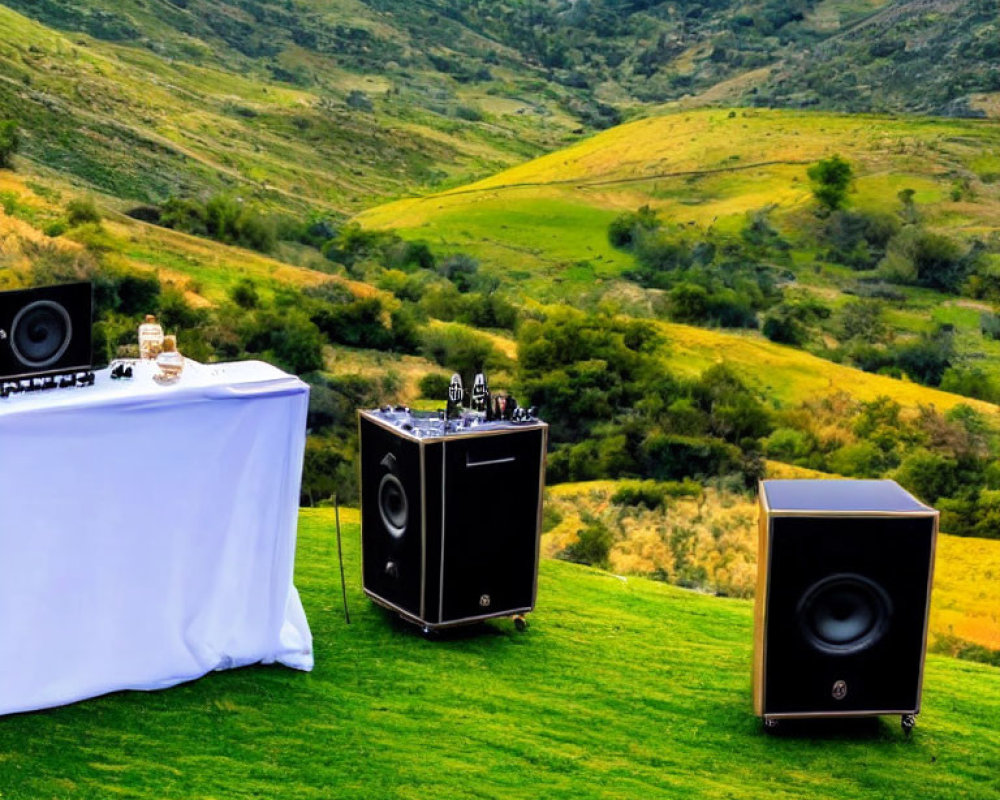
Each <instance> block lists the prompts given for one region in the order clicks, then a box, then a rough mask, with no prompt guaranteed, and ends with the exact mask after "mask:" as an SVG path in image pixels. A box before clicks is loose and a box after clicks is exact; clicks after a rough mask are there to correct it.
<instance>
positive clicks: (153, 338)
mask: <svg viewBox="0 0 1000 800" xmlns="http://www.w3.org/2000/svg"><path fill="white" fill-rule="evenodd" d="M162 349H163V328H161V327H160V324H159V323H158V322H157V321H156V317H155V316H153V315H152V314H147V315H146V321H145V322H144V323H142V325H140V326H139V358H156V357H157V356H158V355H159V354H160V350H162Z"/></svg>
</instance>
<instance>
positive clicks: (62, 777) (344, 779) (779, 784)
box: [0, 510, 1000, 800]
mask: <svg viewBox="0 0 1000 800" xmlns="http://www.w3.org/2000/svg"><path fill="white" fill-rule="evenodd" d="M345 519H347V516H346V515H345ZM352 519H356V518H352ZM356 540H357V526H356V524H349V525H346V526H345V545H346V548H345V549H346V556H347V575H348V582H349V587H350V591H349V595H350V604H351V608H352V612H353V613H352V624H351V625H350V626H346V625H344V621H343V616H342V614H341V607H340V587H339V586H338V585H337V582H338V581H337V577H338V573H337V569H336V561H335V559H336V545H335V539H334V536H333V519H332V514H331V512H330V511H329V510H316V511H306V512H303V514H302V517H301V524H300V538H299V541H300V546H299V557H298V570H297V578H296V581H297V584H298V587H299V589H300V592H301V594H302V598H303V602H304V604H305V608H306V612H307V614H308V615H309V618H310V622H311V625H312V630H313V634H314V638H315V649H316V665H317V666H316V669H315V671H314V672H312V673H311V674H302V673H296V672H292V671H290V670H286V669H283V668H279V667H266V668H265V667H251V668H247V669H242V670H237V671H234V672H224V673H218V674H213V675H210V676H208V677H206V678H204V679H202V680H200V681H197V682H195V683H192V684H188V685H185V686H180V687H176V688H174V689H169V690H166V691H162V692H154V693H149V694H144V693H124V694H118V695H112V696H108V697H105V698H100V699H97V700H92V701H87V702H85V703H81V704H77V705H74V706H70V707H67V708H62V709H55V710H51V711H44V712H40V713H34V714H24V715H20V716H18V717H8V718H5V719H4V720H3V721H2V724H0V787H2V792H3V797H4V799H5V800H49V798H65V797H73V798H102V799H103V798H107V797H128V798H136V799H137V800H138V799H139V798H151V799H152V798H156V800H169V799H170V798H178V800H181V799H182V798H183V800H193V799H194V798H199V799H201V798H204V799H205V800H207V799H208V798H227V800H230V799H233V800H235V799H236V798H251V797H281V798H288V799H289V800H300V799H301V800H305V799H306V798H310V799H311V798H328V797H337V798H365V800H369V799H370V798H378V799H379V800H390V799H392V800H394V799H395V798H408V799H409V800H417V799H418V798H427V797H447V798H455V800H461V799H462V798H470V800H471V798H476V800H481V798H497V800H501V799H502V800H517V799H518V798H525V800H528V799H529V798H530V800H535V799H536V798H546V800H547V799H548V798H574V799H575V798H612V797H613V798H634V797H639V796H641V797H648V798H680V797H694V796H697V797H703V798H717V799H718V800H723V799H724V798H730V799H731V798H747V799H748V800H749V799H750V798H759V797H762V796H765V795H766V796H770V797H775V798H788V800H792V799H793V798H794V799H795V800H798V798H802V797H811V798H817V799H820V798H830V799H831V800H832V799H833V798H836V800H862V799H863V798H884V797H888V796H899V795H900V794H911V793H918V794H919V796H920V797H924V798H948V800H952V798H969V800H981V799H982V798H987V797H991V796H994V795H995V794H996V793H997V792H998V791H1000V784H998V778H997V774H996V768H995V765H996V762H997V761H998V760H1000V674H998V673H997V671H996V670H995V669H991V668H989V667H985V666H981V665H977V664H972V663H968V662H963V661H958V660H954V659H950V658H943V657H939V656H934V655H932V656H930V657H929V658H928V662H927V671H926V677H925V691H924V709H923V713H922V714H921V716H920V718H919V720H918V725H917V728H916V730H915V732H914V735H913V736H912V738H910V739H909V740H907V739H904V737H903V735H902V733H901V732H900V730H899V726H898V721H897V720H895V719H892V718H886V719H884V720H882V721H880V722H878V723H875V724H866V723H861V724H859V725H850V726H836V725H835V726H832V727H827V726H816V727H806V728H800V729H797V730H796V731H794V732H793V731H790V732H789V735H784V736H775V737H772V736H767V735H765V734H764V733H763V732H762V730H761V726H760V724H759V722H758V721H757V720H756V719H755V718H754V717H753V715H752V710H751V704H750V651H751V640H752V620H751V616H752V614H751V605H750V603H749V602H747V601H741V600H726V599H719V598H714V597H709V596H705V595H701V594H697V593H692V592H686V591H683V590H680V589H676V588H673V587H669V586H665V585H663V584H657V583H653V582H650V581H646V580H643V579H628V580H621V579H618V578H616V577H614V576H612V575H609V574H606V573H602V572H598V571H594V570H590V569H587V568H583V567H579V566H576V565H572V564H566V563H561V562H556V561H544V562H543V563H542V569H541V580H540V585H539V605H538V610H537V612H536V613H535V614H534V615H532V617H531V627H530V628H529V629H528V631H527V632H525V633H517V632H516V631H515V630H514V627H513V625H512V624H510V623H509V622H506V621H500V622H495V623H490V624H488V625H485V626H483V627H482V628H478V629H471V630H468V631H465V632H462V633H459V634H453V635H448V636H441V637H440V639H439V640H434V639H431V640H428V639H424V638H423V637H422V636H421V635H420V634H419V633H418V632H417V631H416V630H415V629H413V628H411V627H409V626H407V625H404V624H402V623H400V622H397V621H395V620H394V619H393V618H392V617H391V616H390V615H388V614H386V613H384V612H383V611H381V610H380V609H378V608H376V607H374V606H372V605H371V604H369V603H368V602H367V601H366V600H364V599H363V598H362V595H361V591H360V589H359V587H358V583H359V572H358V561H357V555H358V553H357V546H356Z"/></svg>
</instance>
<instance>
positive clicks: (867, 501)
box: [754, 480, 938, 730]
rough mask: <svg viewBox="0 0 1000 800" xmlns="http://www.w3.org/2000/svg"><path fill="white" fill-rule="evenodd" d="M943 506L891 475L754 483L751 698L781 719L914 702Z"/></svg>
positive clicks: (900, 707) (768, 715)
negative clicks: (756, 536)
mask: <svg viewBox="0 0 1000 800" xmlns="http://www.w3.org/2000/svg"><path fill="white" fill-rule="evenodd" d="M937 523H938V512H937V511H935V510H934V509H932V508H929V507H928V506H926V505H924V504H923V503H921V502H919V501H918V500H916V499H915V498H914V497H912V496H911V495H910V494H909V493H907V492H906V491H905V490H904V489H903V488H902V487H900V486H899V485H898V484H897V483H895V482H894V481H853V480H775V481H764V482H763V483H762V484H761V488H760V546H759V558H758V582H757V598H756V618H755V623H756V625H755V628H756V630H755V653H754V656H755V657H754V708H755V711H756V713H757V714H758V715H759V716H761V717H763V718H764V721H765V724H766V725H768V727H772V726H774V725H775V724H777V721H778V720H780V719H783V718H794V717H824V716H829V717H834V716H836V717H851V716H853V717H860V716H877V715H882V714H899V715H900V716H901V717H902V719H903V725H904V728H906V729H907V730H908V729H909V728H910V727H912V725H913V718H914V716H915V715H916V714H917V713H918V712H919V710H920V691H921V683H922V678H923V666H924V652H925V649H926V642H927V617H928V609H929V605H930V590H931V579H932V576H933V571H934V547H935V539H936V536H937Z"/></svg>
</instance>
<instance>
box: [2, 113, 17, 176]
mask: <svg viewBox="0 0 1000 800" xmlns="http://www.w3.org/2000/svg"><path fill="white" fill-rule="evenodd" d="M20 146H21V137H20V135H19V133H18V129H17V120H13V119H6V120H3V121H2V122H0V167H3V168H9V167H11V166H13V165H12V163H11V156H13V155H14V153H16V152H17V150H18V148H19V147H20Z"/></svg>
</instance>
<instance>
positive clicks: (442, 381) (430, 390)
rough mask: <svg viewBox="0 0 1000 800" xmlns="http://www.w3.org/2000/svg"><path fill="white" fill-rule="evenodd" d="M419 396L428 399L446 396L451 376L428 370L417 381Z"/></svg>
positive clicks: (440, 398)
mask: <svg viewBox="0 0 1000 800" xmlns="http://www.w3.org/2000/svg"><path fill="white" fill-rule="evenodd" d="M417 385H418V386H419V387H420V396H421V397H426V398H428V399H430V400H441V401H442V402H443V401H444V400H445V399H446V398H447V397H448V387H449V386H450V385H451V378H450V377H448V376H447V375H444V374H442V373H440V372H428V373H427V374H426V375H423V376H422V377H421V378H420V380H419V381H418V383H417Z"/></svg>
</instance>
